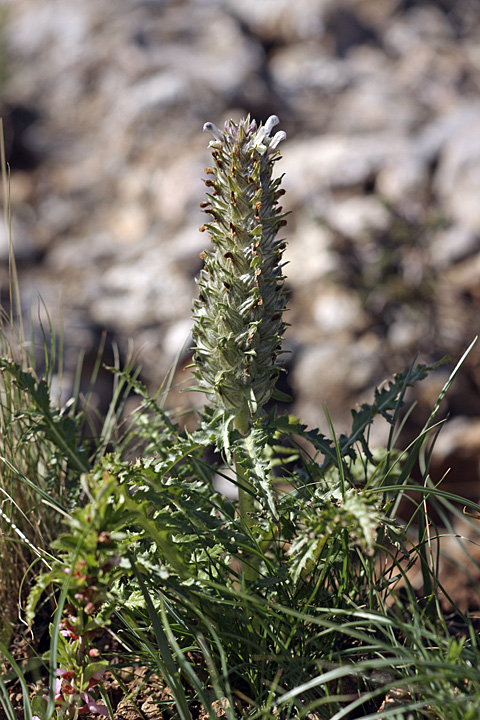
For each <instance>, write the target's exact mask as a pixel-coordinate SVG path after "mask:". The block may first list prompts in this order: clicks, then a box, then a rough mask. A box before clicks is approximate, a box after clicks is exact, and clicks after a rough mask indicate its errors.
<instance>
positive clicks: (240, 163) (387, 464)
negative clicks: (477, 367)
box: [0, 120, 480, 720]
mask: <svg viewBox="0 0 480 720" xmlns="http://www.w3.org/2000/svg"><path fill="white" fill-rule="evenodd" d="M272 126H273V122H272V120H270V121H267V125H266V126H265V127H264V128H262V127H260V129H258V130H257V127H256V125H254V124H253V123H250V122H249V121H243V122H242V123H240V124H239V125H235V124H233V123H231V124H228V125H227V126H226V129H225V132H220V131H218V130H216V129H215V128H213V132H214V135H215V141H214V143H212V144H211V145H212V148H213V150H214V160H215V164H216V165H215V171H214V172H215V173H216V181H217V185H214V189H215V191H216V193H214V196H212V197H211V214H212V215H213V217H214V222H213V223H210V225H209V226H208V229H209V231H210V234H211V236H212V239H213V240H214V242H215V244H216V248H217V249H216V250H215V251H214V252H213V253H210V254H208V253H207V254H206V258H205V262H206V268H207V270H208V273H209V275H207V274H205V275H204V276H202V280H201V281H200V291H201V297H200V300H199V302H198V303H197V304H196V306H195V308H196V309H195V322H196V338H197V350H196V356H195V362H196V373H197V378H198V380H199V383H200V386H201V388H202V389H203V390H204V391H206V392H207V393H208V395H209V396H210V399H213V403H214V404H213V407H208V406H206V407H205V408H203V411H201V412H200V413H199V422H198V425H197V428H196V429H195V430H188V429H183V428H182V427H180V426H179V425H178V424H176V422H175V421H174V418H173V415H172V414H171V413H170V412H168V411H166V410H165V408H164V406H163V397H162V393H164V392H165V390H166V388H161V389H160V391H159V392H158V393H157V394H156V395H155V396H153V397H152V396H150V394H149V393H148V391H147V390H146V388H145V387H144V386H143V385H142V384H141V383H140V381H139V380H138V371H135V369H134V367H133V363H132V364H128V365H127V367H125V368H115V369H113V370H112V372H113V374H114V377H115V389H114V394H113V398H112V403H111V405H110V409H109V411H108V413H107V416H106V417H105V418H104V419H103V422H102V426H101V430H100V431H99V432H97V433H91V437H90V438H89V442H88V444H87V443H86V442H85V438H84V436H85V429H86V428H89V429H91V428H90V425H89V424H88V418H87V414H86V412H85V407H82V405H81V403H80V402H79V398H78V397H75V398H74V402H73V404H72V407H71V411H70V414H68V413H67V412H65V411H64V410H61V409H60V408H59V407H57V404H56V402H55V399H54V398H53V397H52V390H51V388H52V380H53V370H54V367H55V364H56V363H55V357H54V346H53V344H51V345H50V347H48V343H47V342H46V339H45V337H44V340H45V362H44V365H45V368H44V372H43V374H42V373H40V372H38V371H37V370H36V368H35V364H34V363H33V360H32V358H31V357H30V356H29V355H28V354H27V353H26V352H24V351H21V352H20V355H19V356H18V354H17V353H16V352H14V349H12V346H11V345H9V344H8V343H7V342H6V333H5V332H4V334H3V348H2V350H3V352H2V357H1V358H0V371H1V373H0V380H1V382H2V386H1V388H0V398H1V406H0V407H1V414H0V425H1V428H0V429H1V430H2V439H1V441H0V443H1V454H0V457H1V460H2V464H3V468H4V474H3V476H2V478H1V485H0V490H1V491H2V493H3V495H4V496H5V497H7V498H8V500H9V503H10V505H9V507H8V511H9V512H8V513H7V512H6V511H4V510H1V512H0V521H1V522H2V523H3V525H2V527H4V526H5V523H6V524H7V527H8V530H9V533H10V534H12V535H13V534H16V538H15V540H16V543H17V545H18V546H19V547H20V548H22V549H23V550H26V555H25V557H26V558H30V559H31V557H32V554H33V556H34V557H36V558H37V561H38V562H37V564H36V565H34V566H33V569H32V574H33V575H34V582H33V584H32V587H31V590H30V595H29V599H28V602H27V603H26V606H25V609H24V616H25V619H26V620H27V622H28V623H29V625H30V627H31V628H32V629H33V631H34V628H35V622H36V621H38V615H39V610H40V609H42V612H49V613H50V620H51V622H50V645H49V649H48V650H47V651H46V652H44V653H43V654H42V655H41V656H40V657H39V658H34V659H33V660H35V663H33V662H32V660H28V661H27V660H25V661H24V662H19V661H18V659H16V658H14V657H13V656H12V654H11V652H10V651H9V649H8V647H6V644H5V643H4V644H3V645H1V644H0V652H1V654H2V657H3V660H4V661H5V662H6V663H7V664H8V670H7V671H6V673H5V674H4V675H3V676H2V677H1V678H0V704H1V706H2V707H3V709H4V711H5V714H6V716H7V717H8V718H9V720H10V718H12V720H13V718H14V717H15V709H14V708H13V706H12V703H11V700H10V694H9V684H10V683H11V681H12V679H17V680H18V681H19V682H20V685H21V688H22V693H23V697H24V704H25V717H26V718H31V717H32V716H33V717H36V718H39V719H40V720H50V718H52V717H54V718H56V719H57V720H60V718H62V719H63V718H65V720H76V718H77V716H78V715H79V714H82V713H83V712H90V713H97V714H100V715H104V716H107V715H108V716H109V717H112V718H113V717H114V711H113V709H112V707H111V703H110V699H109V692H108V683H107V681H106V678H107V675H108V673H107V671H108V672H111V673H113V675H114V676H116V678H117V679H118V682H119V683H120V684H121V670H122V663H124V664H125V665H127V666H131V665H132V664H137V665H140V666H141V667H143V668H146V670H147V673H148V674H149V676H151V675H153V674H155V675H156V676H157V677H159V678H160V681H161V682H162V683H164V685H165V686H166V688H167V689H168V692H169V693H170V695H169V696H168V697H169V698H171V699H167V700H165V699H163V701H162V702H163V704H164V706H168V707H167V708H166V710H167V713H168V716H169V717H171V716H172V714H173V716H174V717H178V718H181V720H193V718H194V717H198V714H199V710H200V709H201V710H202V711H203V713H204V714H205V715H206V716H208V717H209V718H212V720H213V718H217V717H219V716H221V717H226V718H228V719H229V720H235V719H236V718H245V720H246V719H247V718H249V720H267V719H269V718H279V720H280V719H281V720H288V719H289V718H292V719H293V718H296V719H297V718H298V719H299V718H309V719H311V720H318V719H322V720H323V719H324V720H332V719H333V720H341V718H354V717H355V718H364V720H367V719H368V718H375V717H392V718H398V719H399V720H400V718H411V719H412V720H413V719H415V720H417V719H419V720H420V719H422V720H423V719H425V718H429V719H430V720H447V719H448V720H451V719H452V718H453V720H457V718H458V720H460V718H474V717H476V714H478V710H479V708H480V694H479V691H478V687H479V685H480V675H479V671H478V666H479V665H480V650H479V647H478V641H477V634H476V632H475V629H474V626H473V624H472V622H471V621H470V619H469V618H466V617H462V618H461V619H462V621H463V630H464V633H463V635H462V636H458V635H456V634H455V632H454V629H453V628H451V627H450V625H449V622H448V617H446V616H445V614H444V612H443V610H442V607H441V603H440V596H441V594H442V593H443V589H442V587H441V585H440V582H439V578H438V562H437V557H436V554H437V552H438V545H439V542H440V534H441V533H440V530H439V529H437V528H436V526H435V525H434V523H433V521H432V519H431V517H430V515H429V512H430V508H433V509H434V511H435V514H436V516H437V517H438V518H440V519H441V521H442V523H443V525H444V526H445V528H447V529H448V530H450V531H451V532H452V533H453V527H452V523H451V521H450V517H451V516H452V515H455V514H457V515H458V516H461V515H462V509H461V508H462V507H463V505H465V506H468V508H469V513H470V515H472V516H473V517H475V516H476V515H477V514H478V513H480V507H479V506H478V505H477V504H476V503H473V502H470V501H468V502H467V501H463V500H462V499H461V498H456V497H455V496H454V495H452V494H449V493H447V492H445V491H443V490H442V489H441V488H438V487H435V486H433V484H432V481H431V479H430V477H429V474H428V460H429V458H430V455H431V448H432V445H433V444H434V442H435V439H436V436H437V433H438V430H439V427H437V426H436V425H435V422H436V421H435V418H436V415H437V412H438V409H439V406H440V403H441V401H442V399H443V397H444V395H445V393H446V392H447V390H448V388H449V387H450V385H451V383H452V382H453V380H454V378H455V376H456V374H457V373H458V371H459V368H460V366H461V363H462V362H463V360H464V358H462V360H461V361H460V363H459V364H458V365H457V367H456V368H455V369H454V371H453V372H452V374H451V376H450V378H449V380H448V381H447V383H446V384H445V387H444V388H443V390H442V393H441V394H440V397H439V400H438V402H437V404H436V405H435V407H434V408H433V410H432V413H431V416H430V418H429V419H428V421H427V423H426V424H425V427H424V428H423V430H422V432H421V433H420V434H419V436H418V438H417V439H416V440H415V441H413V442H412V443H411V445H410V447H408V448H407V449H404V448H400V449H399V448H397V447H396V445H397V441H398V431H399V428H400V427H401V425H402V423H403V421H404V418H405V407H404V406H405V397H406V391H407V389H408V388H409V387H412V386H413V385H414V384H416V383H418V382H421V381H422V380H423V379H424V378H425V377H426V376H427V375H428V374H429V373H431V372H435V370H436V367H437V366H436V365H431V366H426V365H416V364H413V365H412V366H411V367H410V368H409V369H408V370H407V371H405V372H404V373H400V374H398V375H396V376H395V377H394V378H393V380H392V381H391V382H389V383H387V384H385V385H383V386H382V387H380V388H378V389H376V390H375V391H374V393H373V398H372V402H371V403H364V404H363V405H361V406H360V407H359V408H357V409H355V410H353V411H352V424H351V429H350V431H349V432H348V433H345V434H343V435H340V436H339V437H337V435H336V433H335V430H334V427H333V424H332V422H331V420H330V418H329V417H328V413H327V421H328V423H329V428H330V435H329V436H328V437H327V436H326V435H323V434H321V433H320V432H319V431H318V430H317V429H315V428H314V429H309V428H307V427H306V426H305V425H303V424H302V422H301V421H300V420H298V419H297V418H294V417H291V416H290V415H288V414H284V415H278V414H277V412H276V410H275V409H273V410H272V411H271V412H270V413H269V414H267V413H266V412H265V411H264V410H262V406H263V404H264V402H265V401H266V400H267V399H268V398H270V397H271V396H272V394H273V392H274V381H275V377H276V374H277V371H278V368H277V366H276V355H277V352H278V349H279V348H278V342H279V340H280V336H281V333H282V332H283V329H284V324H283V320H282V319H281V311H282V310H283V307H284V294H283V276H281V272H280V265H279V259H280V254H281V249H280V247H279V246H278V245H277V244H276V241H275V240H274V237H275V233H276V231H277V229H278V227H280V225H281V224H282V223H281V215H279V213H278V212H276V210H275V208H274V206H275V204H276V199H277V193H278V184H279V181H272V179H271V170H272V164H273V161H274V160H276V159H277V155H276V153H275V152H274V151H275V149H276V145H277V144H278V142H279V141H280V139H282V137H281V136H278V134H277V136H275V137H274V138H273V139H271V138H270V137H269V133H270V130H271V127H272ZM210 130H212V127H210ZM235 148H236V150H235ZM227 156H228V158H229V159H230V160H231V161H232V162H231V164H227V163H226V160H227V159H228V158H227ZM232 167H233V171H232ZM212 172H213V171H212ZM250 178H251V181H250ZM222 213H224V215H225V216H223V215H222ZM257 216H258V217H257ZM227 220H228V222H227ZM247 221H248V222H247ZM242 223H243V224H242ZM232 225H233V230H234V232H233V230H232V227H231V226H232ZM225 233H226V234H225ZM227 235H228V237H227ZM229 243H230V244H231V243H233V244H234V245H235V247H233V249H229V248H230V245H229ZM240 251H242V252H240ZM229 253H231V255H232V257H233V260H235V261H236V262H237V261H238V265H239V266H240V265H241V262H240V260H242V262H243V261H245V263H246V264H245V267H243V266H242V272H241V273H240V275H239V276H238V277H237V276H236V275H235V273H233V275H232V266H231V261H232V257H230V255H229ZM242 253H243V254H242ZM258 270H261V273H258ZM229 273H230V274H229ZM252 273H253V274H252ZM259 278H260V279H259ZM259 300H262V302H261V303H260V302H259ZM247 301H248V302H247ZM253 301H254V302H253ZM219 309H220V310H221V312H222V313H223V315H222V317H221V322H220V323H219V324H218V327H216V325H215V322H216V318H217V314H218V312H219ZM264 313H266V315H264ZM269 314H270V315H269ZM10 325H13V320H12V321H11V323H10ZM229 328H230V330H231V335H230V334H229V333H230V330H229ZM50 330H51V328H50ZM227 330H228V331H229V332H227ZM226 332H227V335H225V333H226ZM235 333H236V334H235ZM239 338H240V341H241V342H240V341H239ZM237 341H239V342H237ZM242 343H243V344H242ZM20 347H22V343H20ZM467 352H468V351H467ZM235 353H236V355H235ZM464 357H465V356H464ZM166 387H168V380H167V381H166ZM130 391H133V392H135V393H136V394H137V396H138V397H139V399H140V404H139V406H138V408H137V410H136V411H135V412H134V413H133V414H132V415H131V417H129V418H128V422H125V418H123V417H122V409H123V401H124V398H125V397H126V395H127V393H129V392H130ZM374 421H375V422H382V423H386V426H387V431H388V433H387V434H388V440H387V442H386V446H385V447H383V448H375V447H372V443H371V437H370V433H371V427H372V423H373V422H374ZM107 448H110V450H111V451H110V452H107ZM419 460H420V462H419ZM417 465H418V467H419V468H420V469H421V474H422V477H421V481H420V482H418V483H416V482H415V481H414V480H413V479H412V471H413V470H414V468H415V467H416V466H417ZM222 475H223V476H224V477H227V478H229V479H231V481H232V482H233V483H234V484H236V486H237V488H238V501H236V500H230V499H228V498H226V497H223V496H222V495H221V494H220V493H219V492H218V491H217V489H216V478H217V477H218V476H222ZM412 490H415V491H417V493H419V496H420V501H419V502H418V503H417V505H416V506H415V508H414V511H413V513H412V517H411V519H407V521H402V520H401V518H400V517H399V516H398V508H399V506H400V501H401V500H402V498H403V497H404V496H405V494H406V493H407V492H409V491H412ZM22 493H23V495H22ZM24 498H26V499H28V503H27V502H25V503H24V502H23V499H24ZM457 506H458V507H457ZM0 507H4V506H0ZM52 509H53V510H54V514H53V519H52ZM34 515H35V517H38V520H37V524H36V525H35V530H36V533H34V532H32V528H33V527H34V525H33V520H32V518H33V516H34ZM23 516H25V519H26V520H27V522H26V523H25V524H24V525H20V520H21V519H22V518H23ZM472 522H473V520H472ZM414 523H416V526H417V527H416V528H415V530H416V537H415V536H414V535H413V533H412V530H413V529H414ZM40 539H42V541H40ZM0 540H1V542H2V543H3V545H1V544H0V551H1V553H2V559H3V561H4V563H5V559H6V558H7V557H8V554H7V553H8V548H9V547H10V546H11V545H12V538H11V537H8V538H7V540H6V541H4V540H3V536H0ZM41 565H42V566H43V567H42V572H40V566H41ZM414 566H418V567H420V569H421V579H422V582H423V585H422V587H420V588H418V587H417V588H416V590H414V588H413V587H412V585H411V582H410V570H411V569H412V568H413V567H414ZM23 570H25V567H24V566H23ZM17 579H18V578H17ZM8 587H11V586H8ZM5 588H7V583H6V581H5V580H3V588H2V586H1V583H0V589H2V591H3V592H4V593H5V592H6V590H5ZM107 633H111V637H112V638H114V639H115V641H116V642H117V644H118V645H117V646H116V647H115V648H114V651H113V653H112V654H111V655H110V656H108V655H107V653H106V652H105V651H104V649H103V648H102V640H103V639H104V638H105V636H106V634H107ZM29 672H31V673H33V674H34V675H35V678H36V680H37V682H36V688H35V692H34V693H33V697H32V699H31V700H30V699H29V697H28V696H29V686H28V683H27V680H26V679H25V678H26V677H27V673H29ZM47 675H48V680H47ZM47 686H48V687H47ZM122 687H124V686H123V685H122ZM160 716H161V710H160V708H159V717H160Z"/></svg>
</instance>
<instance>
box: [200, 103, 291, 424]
mask: <svg viewBox="0 0 480 720" xmlns="http://www.w3.org/2000/svg"><path fill="white" fill-rule="evenodd" d="M278 122H279V120H278V118H277V117H276V115H272V116H271V117H270V118H269V119H268V120H267V122H266V123H265V125H263V126H262V125H260V127H257V124H256V122H255V120H253V121H251V120H250V118H249V117H247V118H246V119H244V120H241V121H240V122H239V123H238V124H237V123H235V122H233V121H232V120H230V121H228V122H226V123H225V128H224V130H220V129H219V128H217V127H216V126H215V125H214V124H213V123H206V124H205V125H204V130H206V131H208V132H210V133H211V134H212V135H213V140H211V141H210V143H209V147H210V148H211V149H212V157H213V167H212V168H206V170H205V172H206V174H207V176H208V177H207V179H206V180H205V185H206V186H207V188H208V191H209V192H208V200H207V201H206V202H203V203H202V204H201V207H202V209H203V210H204V212H205V213H207V214H208V216H209V222H208V223H206V224H205V225H203V226H202V228H200V229H201V230H207V231H208V233H209V235H210V239H211V242H212V245H213V248H212V249H210V250H205V251H204V252H203V253H202V257H203V259H204V262H205V267H204V269H203V271H202V273H201V276H200V279H199V282H198V285H199V297H198V300H196V301H195V302H194V322H195V324H194V331H193V334H194V339H195V343H196V346H195V348H194V363H195V371H194V372H195V376H196V378H197V380H198V389H200V390H202V391H203V392H205V393H206V394H207V395H209V396H210V398H211V399H212V401H213V402H214V404H216V405H217V406H218V407H219V409H220V410H222V411H223V412H224V413H225V414H227V415H229V416H236V415H238V414H240V413H244V412H245V410H246V409H247V410H248V412H249V413H250V414H251V415H253V414H254V413H255V412H257V410H258V409H259V408H260V407H262V406H263V405H264V404H265V403H266V402H267V400H268V399H269V398H270V396H271V394H272V392H273V389H274V386H275V382H276V380H277V377H278V373H279V371H280V370H281V367H280V365H279V364H278V362H277V356H278V354H279V352H280V350H281V342H282V335H283V332H284V329H285V323H284V322H283V319H282V314H283V310H284V309H285V303H286V295H285V288H284V276H283V274H282V265H281V258H282V253H283V250H284V248H285V243H284V241H283V240H277V239H276V236H277V232H278V230H279V228H280V227H282V226H283V225H285V224H286V221H285V214H282V212H281V208H280V207H278V200H279V198H280V196H281V195H283V193H284V191H283V190H280V189H279V185H280V182H281V178H276V179H274V178H273V169H274V165H275V162H276V161H277V160H278V159H279V157H280V156H279V153H278V150H277V147H278V144H279V143H280V142H281V141H282V140H283V139H285V137H286V135H285V133H284V132H283V131H280V132H277V133H276V134H275V135H274V136H273V137H271V132H272V130H273V128H274V127H275V126H276V125H277V124H278Z"/></svg>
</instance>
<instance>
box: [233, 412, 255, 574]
mask: <svg viewBox="0 0 480 720" xmlns="http://www.w3.org/2000/svg"><path fill="white" fill-rule="evenodd" d="M234 427H235V429H236V430H238V431H239V432H241V433H242V435H246V434H247V433H248V429H249V412H248V407H244V409H243V410H242V411H241V412H240V413H239V414H238V415H237V417H236V418H235V422H234ZM235 473H236V476H237V482H238V513H239V516H240V522H241V524H242V527H243V529H244V530H245V532H246V534H247V535H251V529H252V524H253V518H252V513H253V512H254V511H255V498H254V496H253V494H252V492H251V485H250V481H249V478H248V470H246V469H245V468H244V467H243V466H242V465H241V463H240V462H239V460H238V458H237V453H235ZM259 564H260V561H259V558H258V557H257V556H256V555H251V554H247V553H245V555H244V559H243V560H242V568H243V577H244V578H245V580H249V581H254V580H257V578H258V576H259V568H258V566H259Z"/></svg>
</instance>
